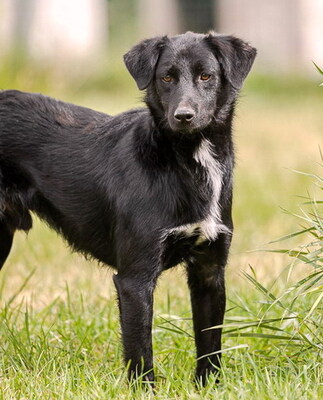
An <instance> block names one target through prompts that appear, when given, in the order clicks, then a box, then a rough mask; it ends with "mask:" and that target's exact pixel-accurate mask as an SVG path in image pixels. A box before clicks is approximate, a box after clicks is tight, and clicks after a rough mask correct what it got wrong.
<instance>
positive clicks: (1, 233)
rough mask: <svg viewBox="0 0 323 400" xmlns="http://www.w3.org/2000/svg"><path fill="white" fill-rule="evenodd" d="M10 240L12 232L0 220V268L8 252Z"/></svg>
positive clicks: (10, 244)
mask: <svg viewBox="0 0 323 400" xmlns="http://www.w3.org/2000/svg"><path fill="white" fill-rule="evenodd" d="M12 240H13V233H12V232H11V231H10V230H9V228H8V226H7V224H6V223H5V222H4V221H0V269H1V268H2V266H3V264H4V263H5V261H6V259H7V257H8V255H9V253H10V250H11V246H12Z"/></svg>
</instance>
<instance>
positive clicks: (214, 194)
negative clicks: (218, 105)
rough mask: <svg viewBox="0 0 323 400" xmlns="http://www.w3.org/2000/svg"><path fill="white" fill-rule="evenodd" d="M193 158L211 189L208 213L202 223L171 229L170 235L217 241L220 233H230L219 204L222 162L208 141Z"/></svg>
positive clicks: (197, 222) (202, 143)
mask: <svg viewBox="0 0 323 400" xmlns="http://www.w3.org/2000/svg"><path fill="white" fill-rule="evenodd" d="M193 157H194V159H195V161H196V162H197V163H198V164H199V165H200V166H201V167H202V168H203V170H204V173H205V176H206V181H207V184H208V186H209V187H210V189H211V196H210V199H209V207H208V213H207V215H206V216H205V217H204V218H203V219H201V220H200V221H196V222H195V223H192V224H187V225H181V226H177V227H174V228H172V229H170V230H169V234H179V235H185V236H188V237H189V236H192V235H198V241H203V240H215V239H216V238H217V236H218V234H219V233H220V232H227V231H228V228H227V227H226V226H225V225H224V224H223V222H222V220H221V208H220V204H219V200H220V195H221V191H222V181H223V170H222V168H221V164H220V162H219V161H218V160H216V159H215V157H214V154H213V151H212V144H211V143H210V142H209V141H208V140H206V139H204V140H203V141H202V142H201V144H200V146H199V147H198V149H197V150H196V151H195V153H194V155H193Z"/></svg>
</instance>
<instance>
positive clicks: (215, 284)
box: [187, 233, 231, 385]
mask: <svg viewBox="0 0 323 400" xmlns="http://www.w3.org/2000/svg"><path fill="white" fill-rule="evenodd" d="M230 243H231V234H225V233H221V234H220V235H219V237H218V238H217V239H216V241H214V242H211V243H204V244H202V245H200V246H198V247H197V249H196V252H195V254H194V255H193V257H192V258H191V260H190V261H188V263H187V272H188V285H189V288H190V294H191V304H192V313H193V325H194V333H195V344H196V352H197V367H196V380H197V382H201V383H202V384H203V385H205V383H206V382H207V377H208V375H209V373H210V372H214V373H216V374H217V373H218V372H219V368H220V361H221V353H216V354H213V355H210V356H206V355H207V354H211V353H214V352H219V351H220V350H221V333H222V329H221V328H218V329H210V330H205V329H207V328H210V327H212V326H217V325H221V324H222V323H223V318H224V312H225V303H226V295H225V282H224V270H225V265H226V262H227V258H228V252H229V247H230ZM199 247H200V248H199ZM202 247H203V248H202ZM204 356H206V357H204Z"/></svg>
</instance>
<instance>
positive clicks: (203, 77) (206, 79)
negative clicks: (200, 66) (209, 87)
mask: <svg viewBox="0 0 323 400" xmlns="http://www.w3.org/2000/svg"><path fill="white" fill-rule="evenodd" d="M210 78H211V75H210V74H205V73H204V72H203V73H202V74H201V75H200V79H201V81H208V80H209V79H210Z"/></svg>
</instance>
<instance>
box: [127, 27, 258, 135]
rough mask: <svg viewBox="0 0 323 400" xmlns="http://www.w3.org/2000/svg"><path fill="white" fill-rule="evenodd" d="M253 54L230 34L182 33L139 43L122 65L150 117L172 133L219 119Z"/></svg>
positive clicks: (226, 109)
mask: <svg viewBox="0 0 323 400" xmlns="http://www.w3.org/2000/svg"><path fill="white" fill-rule="evenodd" d="M255 56H256V50H255V49H254V48H253V47H251V46H250V45H248V44H247V43H245V42H243V41H242V40H240V39H237V38H235V37H233V36H224V35H217V34H215V33H210V34H208V35H202V34H196V33H192V32H187V33H185V34H183V35H178V36H174V37H171V38H169V37H167V36H164V37H155V38H152V39H147V40H144V41H142V42H140V43H139V44H137V45H136V46H134V47H133V48H132V49H131V50H130V51H129V52H128V53H126V54H125V56H124V61H125V64H126V66H127V68H128V70H129V72H130V74H131V75H132V76H133V78H134V79H135V81H136V82H137V85H138V87H139V89H140V90H144V89H148V90H147V97H146V100H147V103H148V106H150V107H151V108H152V109H153V111H154V113H155V114H156V113H157V114H158V115H159V117H160V118H163V119H164V120H165V121H166V123H167V124H168V126H169V127H170V128H171V130H173V131H180V132H194V131H198V130H201V129H203V128H205V127H206V126H208V125H209V124H210V123H211V121H212V120H218V121H221V119H222V120H223V119H224V117H225V115H224V114H225V113H226V112H228V107H225V106H226V105H228V104H229V105H231V104H232V103H233V102H234V99H235V98H236V96H237V93H238V91H239V89H240V88H241V87H242V83H243V81H244V79H245V78H246V76H247V75H248V73H249V71H250V68H251V66H252V64H253V61H254V58H255Z"/></svg>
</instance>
